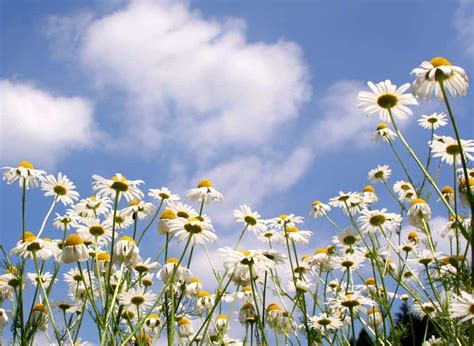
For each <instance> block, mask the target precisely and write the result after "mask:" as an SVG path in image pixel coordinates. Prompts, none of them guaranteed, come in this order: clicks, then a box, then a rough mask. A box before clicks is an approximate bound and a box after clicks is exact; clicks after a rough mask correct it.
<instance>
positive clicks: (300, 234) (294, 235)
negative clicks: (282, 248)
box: [276, 226, 313, 244]
mask: <svg viewBox="0 0 474 346" xmlns="http://www.w3.org/2000/svg"><path fill="white" fill-rule="evenodd" d="M311 234H313V232H311V231H300V229H299V228H298V227H296V226H285V229H284V230H283V232H282V233H281V234H280V235H279V236H278V238H277V239H276V240H277V241H278V242H280V243H282V244H286V238H288V239H289V240H290V242H291V241H294V242H295V243H296V244H307V243H308V242H309V238H310V237H311Z"/></svg>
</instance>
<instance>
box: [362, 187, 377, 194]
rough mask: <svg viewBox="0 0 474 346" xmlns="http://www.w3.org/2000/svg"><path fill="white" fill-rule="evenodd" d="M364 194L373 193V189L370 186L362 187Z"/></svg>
mask: <svg viewBox="0 0 474 346" xmlns="http://www.w3.org/2000/svg"><path fill="white" fill-rule="evenodd" d="M364 192H372V193H375V189H374V187H373V186H372V185H367V186H365V187H364Z"/></svg>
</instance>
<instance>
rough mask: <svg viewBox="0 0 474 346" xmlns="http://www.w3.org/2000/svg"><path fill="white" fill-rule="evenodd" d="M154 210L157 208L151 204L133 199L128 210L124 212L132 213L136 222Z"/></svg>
mask: <svg viewBox="0 0 474 346" xmlns="http://www.w3.org/2000/svg"><path fill="white" fill-rule="evenodd" d="M154 209H155V207H154V206H153V204H151V203H148V202H145V201H139V200H137V199H132V200H131V201H130V203H129V204H128V208H125V210H124V211H126V212H128V213H130V214H131V215H132V218H133V220H135V219H136V218H137V217H138V219H140V220H141V219H144V218H145V217H147V216H148V215H150V214H151V213H153V210H154Z"/></svg>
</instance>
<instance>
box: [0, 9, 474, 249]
mask: <svg viewBox="0 0 474 346" xmlns="http://www.w3.org/2000/svg"><path fill="white" fill-rule="evenodd" d="M0 9H1V18H0V22H1V23H2V24H1V29H2V30H1V44H2V45H1V64H0V80H1V84H0V87H1V90H2V93H5V95H8V97H6V98H4V100H3V102H5V107H4V108H3V109H2V123H1V132H2V138H1V148H0V150H1V153H0V154H1V156H0V160H1V164H2V166H12V165H16V164H17V163H18V162H19V161H22V160H25V159H27V160H31V161H32V162H33V163H34V164H35V166H36V167H38V168H44V169H46V170H47V171H48V172H51V173H56V172H59V171H61V172H63V173H65V174H66V175H68V176H69V177H70V178H71V179H72V180H73V181H74V182H75V183H76V185H77V186H78V188H79V192H80V193H81V195H84V196H88V195H89V194H90V182H91V176H92V174H99V175H103V176H112V175H114V173H115V172H121V173H123V174H125V175H126V176H127V177H128V178H130V179H143V180H145V182H146V187H147V188H157V187H161V186H168V187H169V188H170V189H172V190H173V192H177V193H183V192H184V191H186V190H187V189H188V188H190V187H192V186H193V185H195V184H196V182H197V181H198V180H199V179H201V178H204V177H207V178H211V179H212V180H213V181H214V183H215V185H216V187H217V188H218V189H219V190H220V191H221V192H222V193H223V194H224V196H225V198H226V201H225V202H224V203H223V204H222V205H220V206H215V207H210V208H209V210H208V214H209V215H210V216H211V217H213V218H214V219H215V221H216V230H217V232H218V234H219V235H220V236H221V238H222V240H221V242H220V243H219V244H218V245H217V246H224V245H230V244H231V242H230V240H229V239H233V240H234V241H235V237H236V233H237V232H239V228H238V227H236V226H235V225H234V224H233V223H232V216H231V215H232V213H231V212H232V210H233V209H236V208H237V207H238V206H239V205H240V204H242V203H244V202H246V203H248V204H250V205H251V206H252V207H253V208H255V209H257V210H259V211H260V212H261V213H262V214H263V216H264V217H268V218H269V217H273V216H276V215H279V214H282V213H290V212H293V213H295V214H299V215H304V216H306V215H307V213H308V211H309V208H310V205H311V202H312V201H313V200H314V199H321V200H323V201H326V200H328V199H329V198H330V197H333V196H335V195H336V194H337V192H338V191H339V190H343V191H353V190H357V189H359V190H360V189H361V188H362V187H363V186H364V185H366V184H367V183H368V181H367V178H366V176H367V172H368V170H369V169H371V168H373V167H375V166H376V165H377V164H384V163H387V164H389V165H391V166H392V168H393V169H394V175H395V176H398V177H400V178H401V172H400V169H399V167H398V166H397V164H396V161H395V160H394V159H393V158H392V155H391V154H390V151H389V148H388V147H386V146H385V145H383V144H375V143H373V142H371V141H370V135H371V132H372V131H373V129H374V125H375V124H376V123H377V122H378V119H376V117H374V118H373V119H367V118H366V117H365V116H364V115H363V114H362V112H361V111H360V110H358V109H357V108H356V104H357V102H356V100H355V97H356V95H357V92H358V91H359V90H361V88H362V89H363V88H365V83H366V81H368V80H371V81H374V82H378V81H381V80H384V79H391V80H392V81H393V82H394V83H395V84H402V83H406V82H411V81H412V78H411V76H410V74H409V73H410V71H411V69H412V68H414V67H415V66H417V65H418V64H419V63H420V62H421V61H423V60H429V59H431V58H433V57H435V56H439V55H441V56H445V57H447V58H449V59H450V60H451V61H452V62H453V64H455V65H459V66H462V67H464V68H465V70H466V72H467V74H468V75H469V76H471V73H472V71H473V67H474V65H473V57H474V47H473V46H474V41H473V36H472V35H473V30H472V23H470V22H472V17H473V6H472V1H461V2H458V1H448V0H446V1H191V2H190V3H189V4H187V3H171V2H166V1H164V2H147V1H135V2H133V1H132V2H130V3H129V2H126V1H112V0H110V1H105V2H94V1H80V2H79V1H41V2H39V1H38V2H36V1H2V2H1V5H0ZM469 94H471V92H469ZM469 94H468V97H466V98H463V99H456V100H454V101H453V103H454V108H455V110H456V113H457V116H458V119H459V124H460V127H461V133H462V135H463V137H464V138H472V137H473V126H472V125H473V123H472V101H471V100H470V97H471V96H470V95H469ZM2 98H3V97H2ZM433 111H444V107H443V105H442V104H440V103H438V102H433V103H431V104H422V105H421V106H420V107H417V109H415V112H414V116H413V117H412V118H411V119H410V120H408V121H406V122H405V124H404V125H403V127H404V129H405V131H407V137H408V138H409V140H410V141H411V143H413V145H414V146H415V147H417V148H420V150H423V152H425V145H426V142H427V140H428V132H426V131H424V130H422V129H421V128H419V127H418V126H417V125H416V120H415V119H417V118H418V117H419V116H421V114H425V113H427V112H433ZM443 131H449V129H446V130H443ZM446 179H447V178H446ZM393 182H394V181H393ZM393 182H392V183H393ZM378 188H379V189H380V190H383V189H382V187H378ZM0 193H1V200H0V202H1V208H0V213H1V226H2V232H1V239H2V243H3V244H4V245H5V247H6V248H10V247H11V246H12V245H13V244H14V242H15V241H16V239H17V237H18V236H19V234H20V231H19V230H20V228H19V227H20V217H19V215H20V204H19V202H20V190H19V189H18V188H17V187H16V186H15V187H13V186H7V185H5V184H2V185H0ZM381 196H382V198H385V200H387V197H386V196H385V194H384V193H381ZM384 196H385V197H384ZM28 206H29V208H28V215H29V221H28V222H29V224H28V227H29V228H30V229H35V228H38V227H39V225H40V223H41V220H42V215H44V213H45V212H46V210H47V208H48V206H49V201H45V200H44V198H43V197H42V196H41V193H40V192H39V191H33V192H32V193H31V194H30V195H29V205H28ZM58 212H61V209H59V210H58ZM306 228H308V229H310V230H312V231H314V232H316V233H318V234H320V237H318V241H317V240H316V238H315V239H313V242H312V243H311V244H310V246H309V247H308V249H309V248H311V249H314V248H317V247H319V246H323V245H325V244H319V241H321V240H322V241H324V240H328V239H330V237H331V236H332V235H333V233H334V231H333V230H331V229H330V227H329V225H328V224H326V223H324V222H319V221H318V222H314V221H311V220H310V221H308V222H307V224H306ZM49 232H51V233H50V235H51V236H54V235H55V232H56V231H54V230H53V229H50V230H49ZM56 236H57V235H56ZM149 240H150V241H149V242H148V243H147V245H146V246H147V248H146V249H145V251H148V253H150V254H151V253H152V252H153V249H156V248H157V247H159V242H160V240H157V238H156V234H150V237H149ZM157 242H158V245H156V243H157Z"/></svg>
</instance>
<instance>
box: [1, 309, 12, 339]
mask: <svg viewBox="0 0 474 346" xmlns="http://www.w3.org/2000/svg"><path fill="white" fill-rule="evenodd" d="M10 316H11V312H10V311H7V310H5V309H3V308H0V334H1V333H3V329H5V327H6V326H7V325H8V322H9V321H10Z"/></svg>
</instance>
